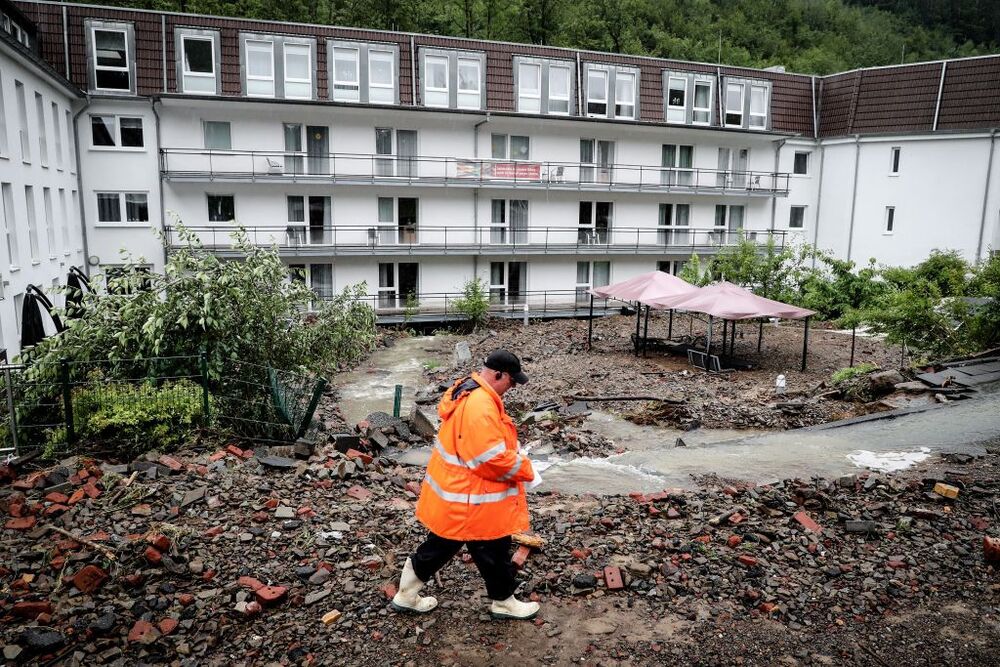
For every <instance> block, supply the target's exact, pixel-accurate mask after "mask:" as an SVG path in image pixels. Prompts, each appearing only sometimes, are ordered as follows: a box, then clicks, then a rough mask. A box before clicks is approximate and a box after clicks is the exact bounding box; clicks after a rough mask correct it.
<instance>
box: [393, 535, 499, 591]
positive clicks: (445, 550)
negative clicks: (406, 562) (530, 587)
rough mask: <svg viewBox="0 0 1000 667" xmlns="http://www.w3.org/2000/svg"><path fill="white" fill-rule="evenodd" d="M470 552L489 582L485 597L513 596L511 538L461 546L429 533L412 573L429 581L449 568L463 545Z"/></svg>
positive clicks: (473, 542)
mask: <svg viewBox="0 0 1000 667" xmlns="http://www.w3.org/2000/svg"><path fill="white" fill-rule="evenodd" d="M463 544H464V545H465V548H466V549H468V550H469V555H470V556H472V561H473V562H474V563H475V564H476V567H477V568H479V574H481V575H482V576H483V579H484V580H485V581H486V594H487V595H489V596H490V599H491V600H506V599H507V598H509V597H510V596H511V595H513V594H514V588H515V586H514V565H513V563H511V562H510V547H511V544H512V542H511V539H510V537H509V536H508V537H501V538H499V539H496V540H485V541H470V542H458V541H456V540H449V539H445V538H443V537H439V536H438V535H435V534H434V533H427V539H426V540H424V543H423V544H421V545H420V546H419V547H417V551H416V553H414V554H413V557H412V558H410V562H411V563H413V571H414V573H416V575H417V577H419V578H420V581H430V579H431V577H433V576H434V573H435V572H437V571H438V570H440V569H441V568H442V567H444V566H445V565H447V564H448V561H450V560H451V559H452V558H454V557H455V554H457V553H458V551H459V549H461V548H462V545H463Z"/></svg>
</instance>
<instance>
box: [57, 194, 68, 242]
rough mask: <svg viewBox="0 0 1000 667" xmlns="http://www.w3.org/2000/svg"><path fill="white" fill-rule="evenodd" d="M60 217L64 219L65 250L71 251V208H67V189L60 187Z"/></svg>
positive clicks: (63, 240)
mask: <svg viewBox="0 0 1000 667" xmlns="http://www.w3.org/2000/svg"><path fill="white" fill-rule="evenodd" d="M59 219H60V220H62V244H63V252H64V253H66V254H68V253H69V226H70V219H69V209H68V208H66V190H65V188H59Z"/></svg>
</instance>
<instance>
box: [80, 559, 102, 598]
mask: <svg viewBox="0 0 1000 667" xmlns="http://www.w3.org/2000/svg"><path fill="white" fill-rule="evenodd" d="M107 579H108V573H107V572H105V571H104V570H102V569H101V568H99V567H97V566H96V565H85V566H84V567H83V568H81V569H80V571H79V572H77V573H76V574H75V575H74V576H73V585H74V586H76V589H77V590H78V591H80V592H81V593H85V594H87V595H90V594H91V593H93V592H94V591H96V590H97V589H98V588H100V587H101V586H102V585H103V584H104V582H105V581H107Z"/></svg>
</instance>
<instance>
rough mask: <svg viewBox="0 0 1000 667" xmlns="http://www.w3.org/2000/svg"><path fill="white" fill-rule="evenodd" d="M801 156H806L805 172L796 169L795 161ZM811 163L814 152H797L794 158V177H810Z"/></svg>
mask: <svg viewBox="0 0 1000 667" xmlns="http://www.w3.org/2000/svg"><path fill="white" fill-rule="evenodd" d="M800 155H804V156H805V163H806V168H805V171H795V167H796V163H795V161H796V160H797V159H798V157H799V156H800ZM810 162H812V151H795V154H794V155H793V156H792V175H793V176H808V175H809V163H810Z"/></svg>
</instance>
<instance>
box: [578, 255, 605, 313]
mask: <svg viewBox="0 0 1000 667" xmlns="http://www.w3.org/2000/svg"><path fill="white" fill-rule="evenodd" d="M609 284H611V262H577V263H576V302H577V303H578V304H584V303H587V302H589V301H590V294H589V292H590V289H591V288H592V287H604V286H606V285H609Z"/></svg>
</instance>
